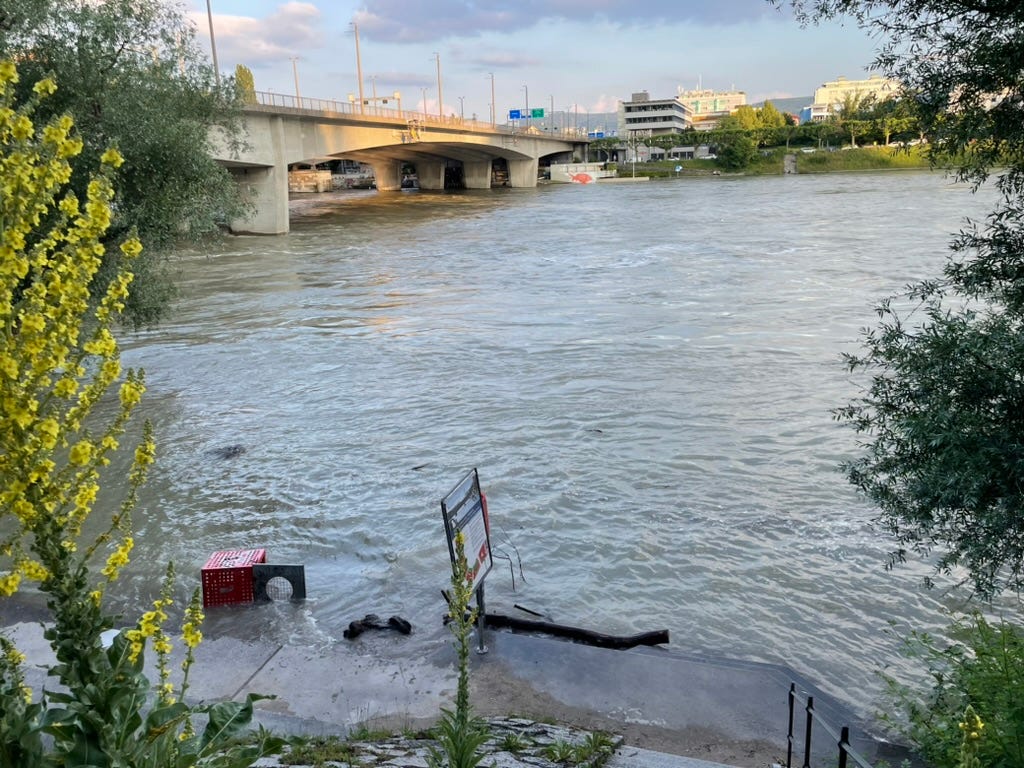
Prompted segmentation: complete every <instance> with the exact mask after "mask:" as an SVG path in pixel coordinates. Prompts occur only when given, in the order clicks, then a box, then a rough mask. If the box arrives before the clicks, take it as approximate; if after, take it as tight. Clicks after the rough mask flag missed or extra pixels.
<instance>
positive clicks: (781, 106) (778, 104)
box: [751, 96, 814, 115]
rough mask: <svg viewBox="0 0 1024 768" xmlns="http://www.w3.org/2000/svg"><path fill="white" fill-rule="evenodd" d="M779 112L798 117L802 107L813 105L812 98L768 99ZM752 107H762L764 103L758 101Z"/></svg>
mask: <svg viewBox="0 0 1024 768" xmlns="http://www.w3.org/2000/svg"><path fill="white" fill-rule="evenodd" d="M768 101H770V102H771V103H772V106H773V107H775V108H776V109H777V110H779V112H789V113H791V114H794V115H799V114H800V110H801V109H803V108H804V107H807V106H810V105H811V104H813V103H814V97H813V96H794V97H792V98H789V99H768ZM751 106H754V107H763V106H764V102H763V101H759V102H758V103H757V104H753V105H751Z"/></svg>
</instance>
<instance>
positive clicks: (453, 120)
mask: <svg viewBox="0 0 1024 768" xmlns="http://www.w3.org/2000/svg"><path fill="white" fill-rule="evenodd" d="M250 96H251V97H253V98H254V101H253V102H252V103H253V105H254V106H261V107H270V108H272V109H290V110H296V111H302V112H317V113H320V114H324V115H331V114H333V115H346V116H349V117H354V118H368V119H374V120H377V119H381V118H384V119H389V120H396V121H401V122H403V123H409V122H415V123H418V124H421V125H422V124H429V125H443V126H445V127H448V128H467V129H469V130H472V131H494V132H496V133H507V134H515V135H522V134H524V133H526V134H530V135H537V136H548V137H554V138H559V139H566V140H571V141H587V140H588V138H587V136H586V135H585V132H584V133H582V134H581V133H580V131H579V130H561V129H558V128H554V127H552V128H551V129H550V130H548V129H547V128H545V129H544V130H539V129H536V128H534V129H533V130H523V129H522V128H521V127H515V126H506V125H491V123H490V122H489V121H485V120H473V119H466V118H464V117H459V116H458V115H432V114H427V113H426V112H411V111H409V110H407V109H401V108H397V109H389V108H386V107H382V106H379V105H377V104H363V105H359V104H357V103H353V102H350V101H337V100H335V99H317V98H311V97H309V96H302V97H301V98H300V97H297V96H292V95H290V94H287V93H273V92H271V91H255V92H252V93H251V94H250ZM396 106H399V107H400V102H398V101H397V100H396Z"/></svg>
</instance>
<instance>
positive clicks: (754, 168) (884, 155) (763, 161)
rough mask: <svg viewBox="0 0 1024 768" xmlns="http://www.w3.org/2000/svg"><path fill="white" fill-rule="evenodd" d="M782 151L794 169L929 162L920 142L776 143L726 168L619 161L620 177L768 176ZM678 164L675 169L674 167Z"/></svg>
mask: <svg viewBox="0 0 1024 768" xmlns="http://www.w3.org/2000/svg"><path fill="white" fill-rule="evenodd" d="M786 155H794V156H795V157H796V168H797V173H800V174H804V173H808V174H809V173H841V172H848V171H890V170H927V169H928V168H929V167H930V165H929V162H928V159H927V157H926V156H925V153H924V150H923V149H922V148H921V147H920V146H914V147H902V146H896V145H892V146H889V147H858V148H850V147H844V148H842V149H837V148H835V147H822V148H818V147H803V148H793V149H786V148H785V147H776V148H773V149H767V150H762V151H761V152H760V153H758V154H757V155H756V156H755V157H754V158H753V160H751V162H750V164H749V165H748V166H747V167H746V168H742V169H726V168H723V167H722V166H721V165H720V164H719V163H718V161H717V160H708V159H699V160H698V159H695V160H659V161H657V162H653V163H636V164H633V163H622V164H620V165H619V168H618V172H619V175H620V177H623V176H631V175H632V174H633V173H634V172H635V173H636V175H637V176H640V175H643V176H647V177H650V178H663V179H664V178H683V177H688V176H714V175H744V176H772V175H782V174H783V172H784V162H785V160H784V158H785V156H786ZM677 168H678V170H676V169H677Z"/></svg>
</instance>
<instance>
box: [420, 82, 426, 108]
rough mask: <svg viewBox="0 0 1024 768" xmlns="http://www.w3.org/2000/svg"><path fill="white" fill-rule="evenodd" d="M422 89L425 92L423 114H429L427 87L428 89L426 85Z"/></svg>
mask: <svg viewBox="0 0 1024 768" xmlns="http://www.w3.org/2000/svg"><path fill="white" fill-rule="evenodd" d="M420 90H421V91H422V92H423V102H422V103H423V114H424V115H426V114H427V89H426V87H423V88H420Z"/></svg>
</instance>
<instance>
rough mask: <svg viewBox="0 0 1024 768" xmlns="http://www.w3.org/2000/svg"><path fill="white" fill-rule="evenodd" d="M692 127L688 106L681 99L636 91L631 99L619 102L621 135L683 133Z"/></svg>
mask: <svg viewBox="0 0 1024 768" xmlns="http://www.w3.org/2000/svg"><path fill="white" fill-rule="evenodd" d="M689 127H690V119H689V116H688V115H687V111H686V107H685V106H683V103H682V102H681V101H679V99H677V98H675V97H673V98H671V99H652V98H651V97H650V94H648V93H647V91H641V92H639V93H634V94H633V96H632V98H631V99H630V100H629V101H620V102H619V135H620V136H628V135H629V134H630V133H635V132H637V131H643V132H644V133H645V134H646V135H650V136H661V135H664V134H668V133H681V132H682V131H685V130H687V129H688V128H689Z"/></svg>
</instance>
